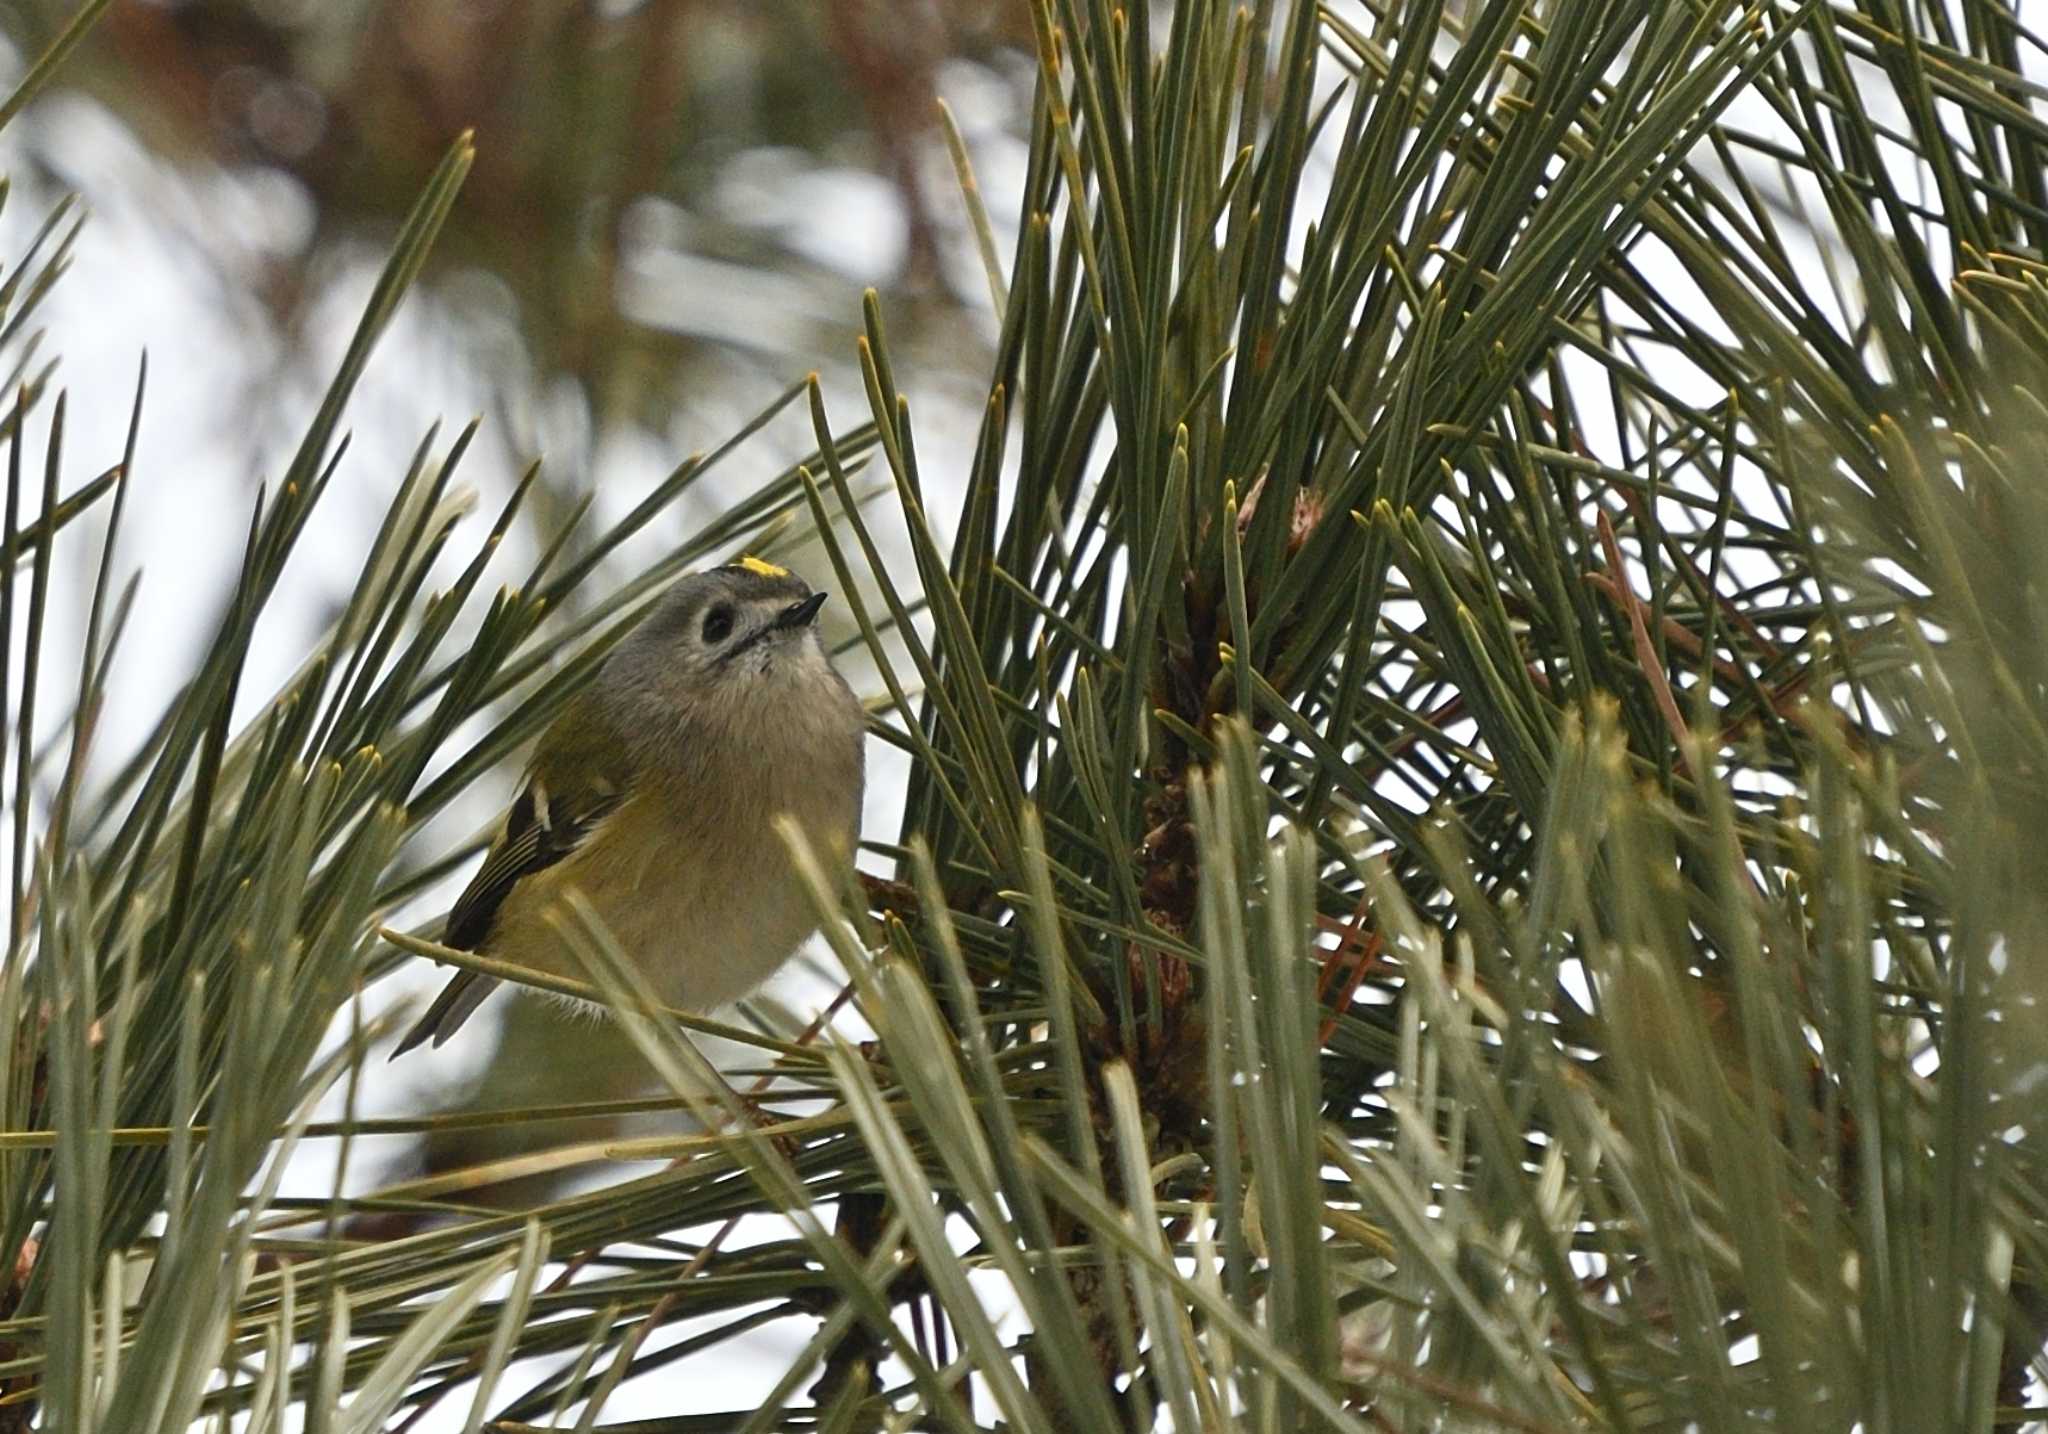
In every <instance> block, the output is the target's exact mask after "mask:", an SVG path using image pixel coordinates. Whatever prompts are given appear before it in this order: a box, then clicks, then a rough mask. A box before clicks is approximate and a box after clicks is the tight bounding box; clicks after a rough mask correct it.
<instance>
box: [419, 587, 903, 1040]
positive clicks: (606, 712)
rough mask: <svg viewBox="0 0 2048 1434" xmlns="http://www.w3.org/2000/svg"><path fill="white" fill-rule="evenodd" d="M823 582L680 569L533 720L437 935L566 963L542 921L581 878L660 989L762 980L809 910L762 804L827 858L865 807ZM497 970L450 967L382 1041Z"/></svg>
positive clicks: (473, 994)
mask: <svg viewBox="0 0 2048 1434" xmlns="http://www.w3.org/2000/svg"><path fill="white" fill-rule="evenodd" d="M825 597H826V595H825V594H824V593H822V592H814V591H812V589H811V587H810V584H808V583H806V582H805V581H804V580H803V579H802V578H800V577H798V576H797V575H796V574H795V573H792V572H790V571H788V570H787V569H785V568H780V567H777V566H775V565H774V564H773V563H768V562H764V561H762V560H761V559H759V558H743V559H742V560H740V561H739V562H737V563H734V564H732V565H731V566H728V567H722V568H717V569H714V570H713V571H711V572H706V573H699V574H695V575H693V576H691V577H686V578H684V579H682V580H681V581H679V582H678V583H676V585H675V586H674V587H673V588H671V589H670V590H669V592H668V593H667V594H666V595H665V596H664V597H663V598H662V600H661V602H660V603H659V604H658V605H657V606H656V607H655V609H654V611H653V612H652V613H651V614H650V615H649V616H648V618H647V619H646V621H644V622H642V623H641V624H640V625H639V626H638V627H637V628H635V629H634V630H633V631H632V632H631V633H630V634H629V635H628V636H627V637H626V638H625V639H624V640H623V641H621V642H620V643H619V645H618V647H617V649H616V650H615V651H613V653H612V654H611V655H610V656H609V657H608V658H606V659H605V662H604V665H603V667H602V668H600V669H599V671H598V674H597V676H596V678H595V679H593V680H592V682H591V683H590V685H589V687H587V688H586V689H585V690H584V691H583V692H582V693H580V694H579V695H578V696H577V697H576V698H575V699H574V700H573V701H572V702H571V703H570V704H569V707H568V708H567V710H565V711H564V712H563V713H562V715H561V716H560V717H559V718H557V719H556V720H555V723H554V725H553V726H551V727H549V728H548V730H547V731H546V733H545V734H543V735H542V737H541V739H540V741H539V743H538V745H537V746H536V747H535V749H534V754H533V759H532V761H531V763H530V764H529V765H528V768H527V782H526V787H525V789H524V790H523V791H522V792H521V793H520V794H519V798H518V800H516V801H515V802H513V803H512V807H511V810H510V811H508V812H507V813H506V814H505V819H504V821H503V823H502V824H501V825H500V826H499V829H498V832H497V835H496V838H495V839H494V840H493V841H492V843H491V850H490V855H489V856H488V857H486V858H485V860H484V864H483V866H482V868H481V869H479V870H478V872H477V874H476V876H475V877H474V878H473V879H472V880H471V881H470V883H469V887H468V889H467V890H465V891H464V892H463V893H462V896H461V897H460V899H458V900H457V901H456V903H455V907H454V910H453V911H452V912H450V913H449V917H448V925H447V929H446V932H445V934H444V936H443V938H442V939H443V943H444V944H445V945H448V946H451V947H455V948H457V949H458V950H465V951H474V952H477V953H478V954H480V955H485V956H489V957H491V958H493V959H495V960H500V961H506V962H510V963H512V964H514V965H519V966H527V967H532V968H534V969H537V970H539V971H542V972H547V973H550V974H554V975H563V976H578V975H580V973H581V967H580V965H579V963H578V962H577V960H576V958H575V956H574V955H573V954H572V953H571V951H570V950H569V949H568V947H567V945H566V944H565V942H564V940H563V938H562V937H561V935H560V934H559V933H558V932H557V930H556V928H555V926H554V924H553V923H552V922H551V921H550V920H549V913H550V911H552V910H558V909H559V906H560V899H561V898H562V896H563V895H564V894H565V893H567V892H569V891H571V890H574V891H576V892H577V893H579V894H580V895H581V896H582V898H583V899H584V900H585V901H586V902H588V903H589V905H590V906H591V907H592V908H593V909H594V910H595V912H596V913H597V915H598V916H599V917H600V918H602V919H603V921H604V924H605V925H606V927H607V928H608V929H609V930H610V932H611V934H612V936H613V937H614V938H615V939H616V940H617V942H618V945H619V947H620V949H621V950H622V951H623V952H624V953H625V954H626V955H627V956H628V957H630V958H631V959H632V960H633V961H634V962H635V963H636V964H637V966H638V967H639V969H640V971H641V973H642V974H643V975H645V977H646V978H647V980H648V982H649V984H650V985H651V986H652V987H653V988H654V991H655V993H656V994H657V995H658V996H659V997H660V998H661V999H662V1000H663V1001H664V1002H666V1003H667V1004H669V1005H673V1006H681V1007H686V1008H689V1009H693V1010H708V1009H710V1008H712V1007H715V1006H719V1005H723V1004H724V1003H725V1002H727V1001H731V1000H735V999H737V998H739V997H740V996H743V995H745V994H746V993H747V992H748V991H750V990H752V989H753V988H754V987H755V986H757V985H759V984H760V983H761V982H762V981H764V980H766V979H767V978H768V976H769V975H771V974H772V973H773V972H774V971H775V969H776V968H777V967H779V966H780V965H781V964H782V963H783V962H784V961H785V960H787V959H788V957H789V955H790V953H791V952H792V951H794V950H795V949H796V947H797V946H798V945H799V944H800V943H801V942H802V941H803V940H804V938H805V937H807V936H809V935H810V934H811V932H812V931H813V930H814V929H816V926H817V921H816V918H815V916H814V914H813V911H812V907H811V903H810V899H809V898H808V896H807V895H806V894H805V892H804V890H803V887H802V885H801V883H800V882H799V881H798V879H797V877H796V873H795V872H794V870H793V869H792V867H791V863H790V859H789V855H788V851H787V848H786V847H785V846H784V844H783V841H782V839H781V837H780V836H778V835H777V833H776V831H775V827H774V823H775V819H776V818H777V817H778V816H783V815H787V816H789V817H790V818H792V819H793V820H794V821H795V822H796V824H797V825H798V826H799V827H800V828H801V829H802V830H803V832H804V833H805V835H806V837H807V838H808V840H809V842H810V844H811V846H812V847H813V848H814V849H816V850H817V851H819V852H820V853H821V854H830V855H834V856H837V857H840V858H846V857H850V856H851V854H852V849H853V844H854V840H855V837H856V836H857V834H858V831H859V826H860V811H861V791H862V785H863V780H864V778H863V770H864V761H863V755H864V754H863V736H864V731H865V717H864V714H863V712H862V709H861V705H860V702H859V701H858V700H857V699H856V698H855V697H854V695H853V691H852V689H851V688H849V687H848V686H847V685H846V679H845V678H843V677H841V676H840V675H839V673H838V672H837V671H836V670H835V669H834V668H833V666H832V663H831V660H830V659H829V658H828V657H827V656H826V653H825V648H824V645H823V644H822V643H821V642H820V641H819V637H818V629H817V625H816V624H817V617H818V609H819V608H820V607H822V606H823V605H824V602H825ZM497 984H498V983H497V982H496V981H495V980H494V979H493V978H491V977H488V976H485V975H482V974H480V973H478V972H475V971H462V972H459V973H457V974H456V976H455V977H454V978H453V979H452V980H450V981H449V983H448V985H447V987H446V988H445V989H444V990H443V991H442V992H441V994H440V996H439V997H437V998H436V999H435V1001H434V1004H433V1005H432V1007H430V1008H429V1009H428V1011H427V1013H426V1014H425V1015H424V1016H422V1017H421V1018H420V1020H419V1022H418V1023H417V1024H416V1025H414V1026H413V1028H412V1029H411V1030H410V1031H408V1032H407V1033H406V1036H405V1038H404V1039H403V1040H401V1041H400V1042H399V1043H398V1048H397V1049H396V1050H395V1051H393V1052H392V1054H393V1056H399V1055H403V1054H404V1053H405V1052H407V1051H409V1050H411V1049H413V1048H414V1047H415V1046H418V1045H420V1044H421V1043H422V1042H424V1041H427V1040H429V1039H431V1040H432V1041H433V1043H434V1044H435V1045H437V1046H438V1045H440V1044H441V1043H442V1042H443V1041H445V1040H447V1039H448V1037H449V1036H450V1035H452V1034H454V1032H455V1031H456V1030H457V1029H458V1028H459V1027H460V1026H461V1025H462V1023H463V1022H464V1021H466V1020H468V1019H469V1017H470V1015H471V1014H472V1013H473V1012H474V1011H475V1010H476V1008H477V1007H478V1006H479V1005H481V1004H482V1002H483V1000H484V998H485V997H486V996H488V995H489V994H490V993H491V990H492V989H493V988H494V987H495V986H496V985H497Z"/></svg>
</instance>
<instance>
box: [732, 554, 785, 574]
mask: <svg viewBox="0 0 2048 1434" xmlns="http://www.w3.org/2000/svg"><path fill="white" fill-rule="evenodd" d="M738 566H740V567H743V568H745V569H746V570H747V571H748V572H750V573H753V574H755V575H756V576H758V577H764V578H786V577H788V576H789V569H788V568H778V567H776V566H775V564H773V563H771V562H769V561H768V560H767V559H765V558H756V557H752V556H748V557H744V558H741V559H740V560H739V564H738Z"/></svg>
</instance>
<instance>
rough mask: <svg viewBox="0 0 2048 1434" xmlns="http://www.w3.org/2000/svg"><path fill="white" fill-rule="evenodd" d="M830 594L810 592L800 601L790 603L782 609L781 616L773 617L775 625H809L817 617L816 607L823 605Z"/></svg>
mask: <svg viewBox="0 0 2048 1434" xmlns="http://www.w3.org/2000/svg"><path fill="white" fill-rule="evenodd" d="M830 596H831V594H830V593H812V594H811V595H810V596H809V597H807V598H805V599H804V600H803V601H802V602H793V603H791V604H790V605H789V606H788V607H786V608H784V609H783V610H782V614H781V616H779V617H777V618H776V619H775V625H776V626H777V627H780V628H798V627H809V626H810V625H811V623H812V622H813V621H814V620H815V619H816V618H817V616H818V609H819V608H821V607H823V606H824V605H825V599H826V598H828V597H830Z"/></svg>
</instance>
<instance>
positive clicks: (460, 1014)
mask: <svg viewBox="0 0 2048 1434" xmlns="http://www.w3.org/2000/svg"><path fill="white" fill-rule="evenodd" d="M497 985H498V978H497V977H495V976H486V975H484V974H482V973H481V972H478V971H458V972H456V973H455V977H454V979H453V980H451V981H449V983H448V984H447V985H446V986H443V987H442V988H441V994H440V995H438V996H436V997H435V998H434V1004H433V1005H431V1006H429V1007H427V1013H426V1014H425V1015H424V1016H421V1017H420V1018H419V1020H418V1021H416V1022H415V1023H414V1024H413V1028H412V1029H411V1030H409V1031H407V1032H406V1033H405V1039H404V1040H402V1041H400V1042H399V1043H398V1046H397V1049H395V1050H393V1051H392V1052H391V1059H392V1060H397V1059H398V1058H399V1057H400V1056H402V1055H404V1054H405V1053H406V1052H407V1051H409V1050H411V1049H413V1048H414V1047H415V1046H418V1045H420V1044H422V1043H423V1042H425V1041H426V1040H428V1039H429V1038H431V1039H432V1040H433V1042H434V1044H435V1045H436V1046H439V1045H440V1044H441V1043H442V1042H443V1041H445V1040H447V1039H448V1038H449V1037H450V1036H452V1035H454V1034H455V1032H456V1031H457V1030H459V1029H460V1028H461V1026H462V1023H463V1022H464V1021H466V1020H468V1019H469V1018H470V1016H471V1015H472V1014H474V1013H475V1011H476V1008H477V1007H478V1006H481V1005H482V1004H483V1003H484V997H486V996H488V995H490V994H491V992H492V991H494V990H495V989H497Z"/></svg>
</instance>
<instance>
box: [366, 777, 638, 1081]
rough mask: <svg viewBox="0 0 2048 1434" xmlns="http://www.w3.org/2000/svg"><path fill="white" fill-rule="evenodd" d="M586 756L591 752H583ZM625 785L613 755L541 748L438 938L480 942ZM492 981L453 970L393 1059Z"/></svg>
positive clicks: (468, 947)
mask: <svg viewBox="0 0 2048 1434" xmlns="http://www.w3.org/2000/svg"><path fill="white" fill-rule="evenodd" d="M585 755H586V756H588V755H590V754H585ZM564 769H568V770H573V771H574V772H576V774H577V777H576V779H575V780H560V779H559V778H558V779H557V781H556V782H551V781H550V780H549V776H550V773H551V772H560V771H562V770H564ZM628 791H629V781H628V777H627V773H626V772H625V771H623V770H622V769H621V768H620V766H619V763H618V762H617V761H616V760H610V761H603V760H600V761H595V762H592V761H584V762H575V763H565V762H564V761H563V760H562V754H561V753H559V752H550V751H547V750H545V749H544V750H543V751H542V752H541V754H540V755H539V756H537V757H536V758H535V761H534V771H533V774H532V776H531V777H530V778H529V779H528V781H527V784H526V789H525V790H524V791H522V792H521V793H520V794H519V799H518V800H517V801H515V802H514V803H513V804H512V809H511V810H510V811H509V812H507V813H506V814H505V825H504V827H503V828H502V829H501V830H500V831H499V833H498V836H497V840H495V841H493V842H492V843H491V851H490V855H489V856H487V857H485V858H484V864H483V865H482V866H481V867H479V868H478V869H477V874H476V875H475V876H473V877H471V878H470V882H469V885H468V886H467V887H466V888H464V890H463V893H462V895H461V896H459V897H457V898H456V901H455V908H454V910H452V911H450V912H449V913H448V928H447V931H446V932H445V934H444V935H443V936H442V938H441V939H442V941H443V943H444V944H446V945H449V946H452V947H454V948H455V949H456V950H458V951H475V950H477V949H479V948H480V947H481V946H482V945H483V943H484V942H485V940H487V939H488V938H489V936H490V934H491V928H492V926H493V925H494V924H496V922H497V919H498V912H499V910H500V909H501V908H502V907H503V906H504V904H505V898H506V897H507V896H509V895H510V894H511V892H512V889H513V888H514V887H516V886H517V885H518V884H519V883H520V882H522V881H524V880H525V879H526V878H527V877H529V876H532V875H533V874H534V873H535V872H537V871H545V870H546V869H547V868H548V867H551V866H553V865H554V864H555V863H556V862H558V861H562V860H563V859H565V858H567V857H568V856H570V855H572V854H573V853H574V852H575V851H576V850H577V848H579V847H580V846H582V845H583V843H584V842H585V841H587V840H588V839H589V837H590V834H591V833H592V832H594V831H595V830H596V829H597V827H598V826H599V824H600V823H602V822H603V821H604V819H605V818H606V817H608V816H610V815H611V814H612V813H613V812H614V811H616V810H618V808H619V805H620V803H622V802H624V801H625V800H626V797H627V795H628ZM496 985H497V982H496V981H495V980H494V979H493V978H491V977H488V976H485V975H482V974H481V973H479V972H476V971H458V972H457V973H456V974H455V975H454V977H452V978H451V979H450V980H449V982H448V984H447V986H445V987H444V988H442V991H441V994H440V995H439V996H437V997H435V999H434V1004H433V1005H431V1006H429V1007H428V1008H427V1013H426V1014H425V1015H424V1016H422V1017H420V1019H419V1020H418V1022H416V1023H415V1024H414V1026H413V1028H412V1029H411V1030H410V1031H407V1032H406V1034H405V1039H403V1040H401V1041H400V1042H399V1043H398V1047H397V1049H395V1050H394V1051H392V1053H391V1054H392V1057H393V1058H394V1059H396V1058H397V1057H399V1056H402V1055H404V1054H405V1053H406V1052H407V1051H409V1050H411V1049H413V1047H415V1046H417V1045H419V1044H421V1043H422V1042H423V1041H426V1040H427V1039H428V1038H430V1037H431V1038H432V1040H433V1042H434V1044H435V1045H437V1046H438V1045H440V1044H441V1043H442V1042H443V1041H445V1040H447V1039H448V1037H450V1036H451V1035H453V1034H455V1031H456V1030H457V1028H459V1027H460V1026H461V1025H462V1023H463V1022H464V1021H466V1020H468V1019H469V1017H470V1013H471V1012H473V1011H474V1010H476V1008H477V1007H478V1006H479V1005H481V1004H482V1003H483V999H484V997H486V996H488V995H489V994H490V993H491V990H492V988H493V987H494V986H496Z"/></svg>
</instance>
